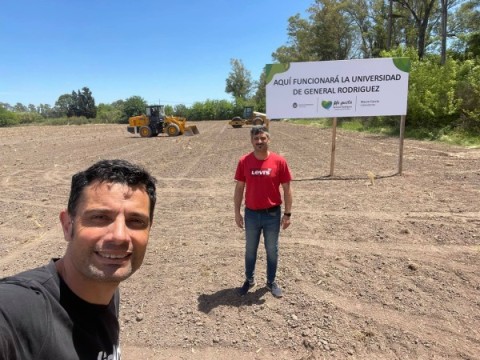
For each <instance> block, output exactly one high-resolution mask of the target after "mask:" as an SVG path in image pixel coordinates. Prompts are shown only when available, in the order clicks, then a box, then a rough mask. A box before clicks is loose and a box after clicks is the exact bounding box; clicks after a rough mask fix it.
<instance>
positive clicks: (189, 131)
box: [183, 125, 200, 136]
mask: <svg viewBox="0 0 480 360" xmlns="http://www.w3.org/2000/svg"><path fill="white" fill-rule="evenodd" d="M198 134H200V131H198V128H197V125H190V126H187V127H186V128H185V132H184V133H183V135H185V136H193V135H198Z"/></svg>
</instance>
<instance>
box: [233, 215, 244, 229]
mask: <svg viewBox="0 0 480 360" xmlns="http://www.w3.org/2000/svg"><path fill="white" fill-rule="evenodd" d="M235 222H236V223H237V226H238V227H239V228H240V229H243V216H242V214H235Z"/></svg>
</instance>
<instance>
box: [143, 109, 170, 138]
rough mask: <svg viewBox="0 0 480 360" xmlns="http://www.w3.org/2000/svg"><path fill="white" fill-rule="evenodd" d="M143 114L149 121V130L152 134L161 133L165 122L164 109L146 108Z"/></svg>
mask: <svg viewBox="0 0 480 360" xmlns="http://www.w3.org/2000/svg"><path fill="white" fill-rule="evenodd" d="M145 112H146V115H147V116H148V118H149V120H150V128H151V129H152V130H153V133H159V134H160V133H162V132H163V125H164V121H165V108H164V107H163V105H151V106H147V108H146V109H145Z"/></svg>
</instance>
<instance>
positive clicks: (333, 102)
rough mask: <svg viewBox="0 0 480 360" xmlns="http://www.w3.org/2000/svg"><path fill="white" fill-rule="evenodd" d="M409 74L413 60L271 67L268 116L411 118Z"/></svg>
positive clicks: (348, 61) (294, 64)
mask: <svg viewBox="0 0 480 360" xmlns="http://www.w3.org/2000/svg"><path fill="white" fill-rule="evenodd" d="M409 70H410V59H408V58H380V59H361V60H360V59H359V60H342V61H314V62H313V61H312V62H294V63H289V64H268V65H267V66H266V82H267V85H266V98H267V116H268V117H269V118H270V119H275V118H293V119H295V118H328V117H356V116H381V115H406V113H407V96H408V72H409Z"/></svg>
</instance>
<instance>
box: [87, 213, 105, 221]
mask: <svg viewBox="0 0 480 360" xmlns="http://www.w3.org/2000/svg"><path fill="white" fill-rule="evenodd" d="M91 219H92V220H93V221H99V222H100V221H109V217H108V216H107V215H101V214H98V215H93V216H92V217H91Z"/></svg>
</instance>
